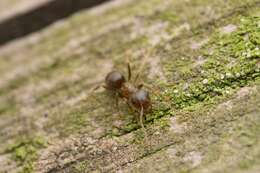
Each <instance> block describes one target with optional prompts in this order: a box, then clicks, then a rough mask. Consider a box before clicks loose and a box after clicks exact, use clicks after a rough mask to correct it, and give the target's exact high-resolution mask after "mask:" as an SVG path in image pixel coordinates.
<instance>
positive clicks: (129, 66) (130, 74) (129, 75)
mask: <svg viewBox="0 0 260 173" xmlns="http://www.w3.org/2000/svg"><path fill="white" fill-rule="evenodd" d="M129 54H130V52H129V51H126V60H127V72H128V81H130V80H131V78H132V70H131V65H130V60H129Z"/></svg>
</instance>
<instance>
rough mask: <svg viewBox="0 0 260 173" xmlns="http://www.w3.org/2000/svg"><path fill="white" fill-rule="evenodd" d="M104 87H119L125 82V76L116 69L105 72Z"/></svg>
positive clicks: (112, 88) (113, 88) (111, 88)
mask: <svg viewBox="0 0 260 173" xmlns="http://www.w3.org/2000/svg"><path fill="white" fill-rule="evenodd" d="M105 82H106V87H107V88H108V89H110V90H115V89H120V88H121V87H122V85H123V84H124V83H125V82H126V80H125V77H124V76H123V75H122V74H121V73H120V72H118V71H112V72H110V73H108V74H107V76H106V79H105Z"/></svg>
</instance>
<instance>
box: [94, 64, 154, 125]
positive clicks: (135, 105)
mask: <svg viewBox="0 0 260 173" xmlns="http://www.w3.org/2000/svg"><path fill="white" fill-rule="evenodd" d="M127 69H128V80H127V81H126V79H125V77H124V75H123V74H122V73H121V72H119V71H112V72H110V73H108V74H107V76H106V78H105V85H101V86H102V87H104V88H105V89H107V90H109V91H112V92H113V93H114V94H115V95H116V104H117V107H118V98H122V99H124V100H125V101H126V103H127V104H128V106H129V107H130V108H131V109H132V110H135V111H137V112H138V113H139V116H140V117H139V121H140V124H141V126H142V128H143V129H144V125H143V118H144V119H146V116H145V114H146V113H148V112H150V111H151V109H152V103H151V99H150V95H149V92H148V91H146V90H144V89H142V87H143V84H141V85H138V86H135V85H133V84H131V83H130V80H131V74H132V72H131V67H130V64H129V63H128V64H127ZM137 77H138V76H136V79H137ZM135 81H136V80H135ZM99 87H100V86H98V87H97V88H99ZM97 88H96V89H97ZM137 120H138V118H137Z"/></svg>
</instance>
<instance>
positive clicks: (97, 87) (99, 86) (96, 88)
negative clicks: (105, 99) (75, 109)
mask: <svg viewBox="0 0 260 173" xmlns="http://www.w3.org/2000/svg"><path fill="white" fill-rule="evenodd" d="M99 88H105V89H106V88H107V87H106V86H105V85H98V86H96V87H95V88H93V89H92V90H91V91H90V92H89V95H88V96H94V95H93V93H94V92H96V91H97V90H98V89H99ZM94 98H95V100H96V101H97V102H99V100H98V99H97V98H96V96H94Z"/></svg>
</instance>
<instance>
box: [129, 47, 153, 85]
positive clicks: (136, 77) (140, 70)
mask: <svg viewBox="0 0 260 173" xmlns="http://www.w3.org/2000/svg"><path fill="white" fill-rule="evenodd" d="M146 52H147V51H142V56H143V57H144V60H143V62H142V64H141V66H140V68H139V70H138V73H137V75H136V76H135V79H134V81H133V83H134V84H136V83H137V80H138V79H139V77H140V74H141V73H142V71H143V69H144V66H145V65H146V63H147V59H148V57H149V55H150V52H148V54H147V55H145V53H146Z"/></svg>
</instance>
